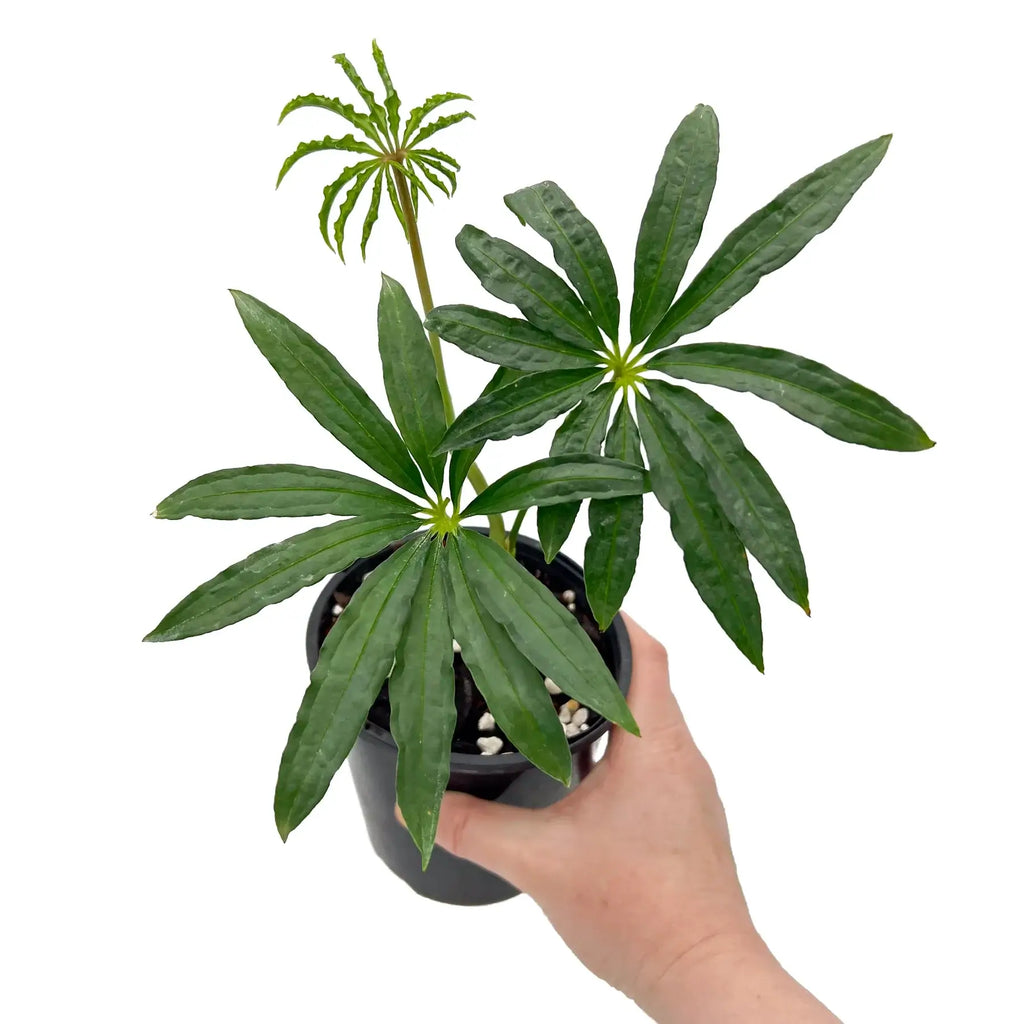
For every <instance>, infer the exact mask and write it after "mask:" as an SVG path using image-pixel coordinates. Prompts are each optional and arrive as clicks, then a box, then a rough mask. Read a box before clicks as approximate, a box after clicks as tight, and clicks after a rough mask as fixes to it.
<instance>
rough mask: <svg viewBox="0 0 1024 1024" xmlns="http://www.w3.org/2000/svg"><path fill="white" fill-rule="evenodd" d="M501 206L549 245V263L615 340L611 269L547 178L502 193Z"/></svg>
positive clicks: (591, 232)
mask: <svg viewBox="0 0 1024 1024" xmlns="http://www.w3.org/2000/svg"><path fill="white" fill-rule="evenodd" d="M505 205H506V206H507V207H508V208H509V209H510V210H511V211H512V212H513V213H514V214H515V215H516V216H517V217H518V218H519V219H520V221H522V222H523V223H525V224H529V225H530V227H531V228H533V230H534V231H536V232H537V233H538V234H539V235H541V236H542V237H543V238H545V239H547V241H548V242H550V244H551V249H552V252H553V253H554V256H555V262H556V263H557V264H558V265H559V266H560V267H561V268H562V269H563V270H564V271H565V273H566V276H567V277H568V278H569V280H570V281H571V282H572V283H573V286H574V287H575V288H576V291H577V292H579V295H580V298H582V299H583V304H584V305H585V306H586V307H587V309H588V310H589V311H590V314H591V316H593V318H594V320H595V321H596V322H597V325H598V326H599V327H600V328H601V329H602V330H603V331H604V333H605V334H607V335H608V337H609V338H611V339H613V340H615V339H617V338H618V334H619V293H618V285H617V284H616V281H615V270H614V268H613V267H612V261H611V258H610V257H609V255H608V250H607V249H606V248H605V245H604V242H602V241H601V236H600V235H599V234H598V233H597V229H596V228H595V227H594V225H593V224H592V223H591V222H590V221H589V220H587V218H586V217H584V216H583V214H582V213H580V211H579V210H578V209H577V208H576V206H575V204H574V203H573V201H572V200H571V199H570V198H569V197H568V196H567V195H566V194H565V193H564V192H563V191H562V190H561V189H560V188H559V187H558V186H557V185H556V184H555V183H554V182H553V181H542V182H540V183H539V184H537V185H531V186H529V188H523V189H520V190H519V191H518V192H513V193H511V194H510V195H507V196H505Z"/></svg>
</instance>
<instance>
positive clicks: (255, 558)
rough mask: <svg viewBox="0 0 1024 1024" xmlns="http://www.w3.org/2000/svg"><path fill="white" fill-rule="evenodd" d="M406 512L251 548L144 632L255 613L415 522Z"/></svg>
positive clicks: (169, 634) (217, 623)
mask: <svg viewBox="0 0 1024 1024" xmlns="http://www.w3.org/2000/svg"><path fill="white" fill-rule="evenodd" d="M419 525H420V523H419V520H417V519H414V518H412V517H411V516H406V515H392V516H381V517H379V518H361V517H360V518H357V519H346V520H343V521H342V522H340V523H331V525H330V526H318V527H317V528H316V529H314V530H308V531H307V532H306V533H300V534H298V535H296V536H295V537H289V538H288V539H287V540H283V541H280V542H278V543H277V544H269V545H268V546H267V547H265V548H260V550H259V551H254V552H253V553H252V554H251V555H249V556H248V558H243V559H242V561H240V562H236V563H235V564H234V565H232V566H229V567H228V568H227V569H225V570H224V571H223V572H221V573H218V574H217V575H216V576H214V577H213V579H211V580H207V581H206V582H205V583H204V584H202V585H201V586H199V587H196V589H195V590H193V591H192V593H191V594H189V595H188V596H187V597H185V598H184V599H183V600H181V601H179V602H178V604H176V605H175V606H174V607H173V608H172V609H171V610H170V611H169V612H168V613H167V614H166V615H165V616H164V617H163V619H162V620H161V622H160V624H159V625H158V626H157V627H156V629H154V630H153V631H152V632H151V633H150V634H149V635H148V636H146V637H145V639H146V640H149V641H161V640H182V639H184V638H185V637H189V636H199V634H201V633H212V632H213V631H214V630H215V629H223V628H224V627H225V626H230V625H231V624H232V623H233V622H239V621H241V620H242V619H246V618H248V617H249V616H250V615H255V614H256V612H258V611H259V610H260V609H261V608H265V607H266V606H267V605H268V604H277V603H278V602H279V601H283V600H284V599H285V598H286V597H291V596H292V594H296V593H298V592H299V591H300V590H301V589H302V588H303V587H308V586H310V585H311V584H313V583H318V582H319V581H320V580H322V579H323V578H324V577H325V576H327V575H329V574H330V573H332V572H338V571H340V570H341V569H344V568H345V566H346V565H349V564H350V563H351V562H353V561H354V560H355V559H357V558H362V557H363V556H364V555H370V554H373V553H374V552H375V551H379V550H380V549H381V548H382V547H384V546H385V545H387V544H390V543H391V542H392V541H395V540H400V539H401V538H402V537H404V536H406V535H407V534H409V533H412V531H413V530H415V529H416V527H417V526H419Z"/></svg>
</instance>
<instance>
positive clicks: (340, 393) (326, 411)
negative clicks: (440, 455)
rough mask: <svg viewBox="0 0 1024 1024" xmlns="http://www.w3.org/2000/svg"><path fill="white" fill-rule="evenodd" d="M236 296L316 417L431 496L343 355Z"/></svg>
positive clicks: (361, 453)
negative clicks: (347, 367) (339, 356)
mask: <svg viewBox="0 0 1024 1024" xmlns="http://www.w3.org/2000/svg"><path fill="white" fill-rule="evenodd" d="M231 295H232V297H233V298H234V300H235V305H236V306H237V307H238V312H239V315H240V316H241V317H242V322H243V323H244V324H245V328H246V330H247V331H248V332H249V335H250V337H251V338H252V340H253V341H254V342H255V343H256V346H257V347H258V348H259V350H260V351H261V352H262V353H263V355H264V356H265V357H266V358H267V360H268V362H269V363H270V365H271V366H273V367H274V369H275V370H276V371H277V373H278V375H279V376H280V377H281V379H282V380H283V381H284V383H285V385H286V386H287V387H288V390H289V391H291V393H292V394H293V395H295V397H296V398H297V399H298V400H299V401H300V402H301V403H302V405H303V406H304V407H305V408H306V409H307V411H308V412H310V413H311V414H312V416H313V417H314V418H315V419H316V421H317V422H318V423H319V424H320V425H321V426H322V427H323V428H324V429H325V430H327V431H329V432H330V433H331V434H333V435H334V437H336V438H337V439H338V440H339V441H340V442H341V443H342V444H343V445H344V446H345V447H346V448H348V450H349V451H350V452H352V454H353V455H355V456H356V457H357V458H359V459H362V461H363V462H365V463H366V464H367V465H368V466H370V467H371V469H375V470H376V471H377V472H378V473H380V474H381V476H383V477H386V478H387V479H388V480H390V481H391V482H392V483H394V484H397V485H398V486H399V487H402V488H404V489H405V490H407V491H411V492H412V493H413V494H418V495H420V496H423V497H425V496H426V492H425V491H424V490H423V481H422V479H421V478H420V474H419V470H417V468H416V464H415V463H414V462H413V460H412V458H411V457H410V455H409V452H408V449H407V448H406V446H405V444H404V443H403V442H402V439H401V438H400V437H399V436H398V432H397V431H396V430H395V428H394V427H393V426H392V425H391V424H390V423H389V422H388V421H387V420H386V419H385V418H384V414H383V413H382V412H381V411H380V409H378V408H377V406H376V405H375V404H374V402H373V401H372V400H371V398H370V396H369V395H367V393H366V392H365V391H364V390H363V389H362V388H361V387H360V386H359V384H358V383H357V382H356V381H355V379H354V378H353V377H352V376H350V375H349V374H348V373H347V372H346V371H345V369H344V368H343V367H342V365H341V364H340V363H339V362H338V361H337V359H335V358H334V356H333V355H332V354H331V353H330V352H329V351H328V350H327V349H325V348H324V347H323V346H322V345H321V344H319V343H318V342H317V341H315V340H314V339H313V338H312V337H311V336H310V335H309V334H307V333H306V332H305V331H304V330H302V328H301V327H299V326H298V325H296V324H293V323H292V322H291V320H289V319H288V318H287V317H285V316H283V315H282V314H280V313H278V312H277V310H275V309H271V308H270V306H268V305H266V304H265V303H263V302H260V300H259V299H255V298H253V297H252V296H251V295H246V294H245V292H240V291H234V290H233V291H232V292H231Z"/></svg>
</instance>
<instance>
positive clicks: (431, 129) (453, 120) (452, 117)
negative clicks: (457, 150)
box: [409, 110, 476, 146]
mask: <svg viewBox="0 0 1024 1024" xmlns="http://www.w3.org/2000/svg"><path fill="white" fill-rule="evenodd" d="M467 117H468V118H470V119H471V120H474V121H475V120H476V117H475V116H474V115H473V114H471V113H470V112H469V111H468V110H463V111H460V112H459V113H458V114H446V115H445V116H444V117H439V118H438V119H437V120H436V121H431V122H430V124H428V125H427V126H426V127H424V128H421V129H420V130H419V131H418V132H417V133H416V135H415V136H414V137H413V138H412V140H411V141H410V143H409V145H410V146H418V145H419V144H420V143H421V142H423V141H424V140H425V139H429V138H430V136H431V135H436V134H437V133H438V132H439V131H442V130H443V129H445V128H448V127H450V126H451V125H453V124H458V123H459V122H460V121H465V120H466V118H467Z"/></svg>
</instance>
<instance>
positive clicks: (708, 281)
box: [647, 135, 891, 352]
mask: <svg viewBox="0 0 1024 1024" xmlns="http://www.w3.org/2000/svg"><path fill="white" fill-rule="evenodd" d="M890 138H891V136H889V135H883V136H882V137H881V138H878V139H874V140H873V141H872V142H867V143H865V144H864V145H863V146H858V147H857V148H856V149H851V150H850V151H849V152H848V153H844V154H843V155H842V156H840V157H837V158H836V159H835V160H832V161H831V162H830V163H827V164H824V165H823V166H821V167H819V168H818V169H817V170H816V171H812V172H811V173H810V174H808V175H807V176H806V177H803V178H801V179H800V180H799V181H797V182H795V183H794V184H792V185H790V186H789V188H787V189H786V190H785V191H784V192H780V193H779V195H777V196H776V197H775V198H774V199H773V200H772V201H771V202H770V203H769V204H768V205H767V206H765V207H763V208H762V209H760V210H758V211H757V213H755V214H752V215H751V216H750V217H748V218H747V219H746V220H745V221H744V222H743V223H742V224H741V225H740V226H739V227H738V228H736V229H735V230H734V231H733V232H732V233H731V234H729V235H728V236H727V237H726V239H725V241H724V242H722V244H721V245H720V246H719V247H718V249H717V251H716V252H715V253H714V255H713V256H712V257H711V259H709V260H708V262H707V263H706V264H705V265H704V267H703V269H702V270H701V271H700V273H698V274H697V276H696V277H695V278H694V279H693V280H692V281H691V282H690V284H689V286H688V287H687V288H686V290H685V291H684V292H683V294H682V295H680V296H679V298H678V299H677V300H676V301H675V302H674V303H673V304H672V307H671V308H670V309H669V311H668V312H667V313H666V314H665V316H664V317H663V318H662V319H661V321H660V322H659V323H658V325H657V326H656V327H655V328H654V330H653V331H652V333H651V337H650V341H649V342H648V344H647V350H648V351H651V352H653V351H654V350H655V349H659V348H665V347H666V346H667V345H671V344H672V342H674V341H675V340H676V339H677V338H679V337H681V336H682V335H684V334H690V333H692V332H693V331H699V330H700V329H701V328H702V327H706V326H707V325H708V324H709V323H711V321H712V320H714V319H715V317H716V316H718V315H719V314H720V313H724V312H725V311H726V310H727V309H728V308H729V307H730V306H732V305H733V304H734V303H735V302H737V301H738V300H739V299H741V298H742V297H743V296H744V295H746V294H747V292H749V291H750V290H751V289H752V288H754V286H755V285H756V284H757V282H758V281H760V280H761V278H762V277H764V275H765V274H770V273H771V272H772V271H773V270H778V268H779V267H781V266H784V265H785V264H787V263H788V262H789V261H790V260H791V259H792V258H793V257H794V256H795V255H796V254H797V253H798V252H800V250H801V249H802V248H803V247H804V246H805V245H806V244H807V243H808V242H809V241H810V240H811V239H812V238H813V237H814V236H815V235H817V234H820V233H821V232H822V231H824V230H825V229H826V228H828V227H829V226H830V225H831V224H832V223H833V222H834V221H835V219H836V218H837V217H838V216H839V214H840V213H842V211H843V207H845V206H846V204H847V203H848V202H849V201H850V200H851V199H852V198H853V195H854V193H855V192H856V191H857V189H859V188H860V187H861V185H863V184H864V182H865V181H867V179H868V178H869V177H870V176H871V173H872V171H874V169H875V168H876V167H877V166H878V165H879V163H881V161H882V157H883V156H885V151H886V149H887V148H888V146H889V140H890Z"/></svg>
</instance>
